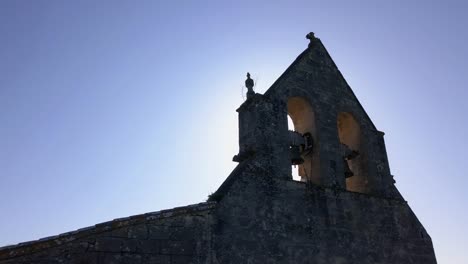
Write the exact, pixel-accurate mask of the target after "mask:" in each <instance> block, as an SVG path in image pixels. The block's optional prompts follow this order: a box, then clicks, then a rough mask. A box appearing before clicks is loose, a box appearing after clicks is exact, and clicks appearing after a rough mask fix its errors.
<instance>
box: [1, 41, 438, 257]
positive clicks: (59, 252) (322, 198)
mask: <svg viewBox="0 0 468 264" xmlns="http://www.w3.org/2000/svg"><path fill="white" fill-rule="evenodd" d="M307 38H308V39H309V40H310V43H309V45H308V47H307V49H306V50H305V51H304V52H303V53H301V54H300V55H299V56H298V57H297V59H296V60H295V61H294V62H293V63H292V64H291V66H290V67H289V68H288V69H287V70H286V71H285V72H284V73H283V74H282V75H281V76H280V77H279V78H278V79H277V81H276V82H275V83H274V84H273V85H272V86H271V87H270V88H269V89H268V90H267V91H266V92H265V93H264V94H257V93H255V92H254V89H253V85H254V84H253V81H252V79H251V78H250V75H248V77H247V80H246V87H247V89H248V93H247V100H246V101H245V102H244V103H243V104H242V105H241V106H240V107H239V108H238V109H237V112H238V113H239V153H238V154H236V155H235V156H234V158H233V160H234V161H236V162H238V163H239V164H238V165H237V167H236V168H235V169H234V170H233V171H232V173H231V174H230V175H229V176H228V177H227V179H226V180H225V181H224V182H223V184H222V185H221V186H220V187H219V189H218V190H217V191H216V192H215V193H213V194H212V195H210V197H209V198H208V200H207V201H206V202H203V203H200V204H195V205H189V206H185V207H180V208H174V209H171V210H164V211H160V212H153V213H147V214H142V215H136V216H131V217H127V218H121V219H115V220H112V221H109V222H106V223H101V224H97V225H95V226H92V227H88V228H83V229H80V230H76V231H72V232H69V233H65V234H61V235H58V236H54V237H49V238H44V239H41V240H38V241H31V242H26V243H21V244H18V245H14V246H7V247H3V248H0V264H6V263H8V264H11V263H41V264H42V263H207V264H208V263H209V264H217V263H323V264H325V263H337V264H345V263H359V264H377V263H381V264H384V263H385V264H387V263H394V264H405V263H408V264H410V263H411V264H432V263H434V264H435V263H437V262H436V258H435V254H434V249H433V246H432V241H431V238H430V236H429V235H428V234H427V232H426V230H425V229H424V227H423V226H422V224H421V223H420V222H419V220H418V219H417V217H416V216H415V214H414V213H413V212H412V210H411V208H410V207H409V206H408V204H407V202H406V201H405V200H404V198H403V197H402V195H401V194H400V193H399V192H398V190H397V188H396V187H395V185H394V182H395V181H394V179H393V176H392V175H391V173H390V168H389V165H388V159H387V154H386V150H385V142H384V138H383V136H384V133H383V132H381V131H379V130H378V129H377V128H376V127H375V125H374V124H373V123H372V121H371V119H370V118H369V116H368V115H367V113H366V112H365V110H364V109H363V107H362V106H361V104H360V103H359V101H358V100H357V98H356V96H355V95H354V93H353V91H352V90H351V88H350V87H349V85H348V84H347V83H346V81H345V79H344V78H343V76H342V75H341V73H340V71H339V70H338V68H337V67H336V65H335V63H334V62H333V60H332V59H331V57H330V55H329V54H328V52H327V50H326V49H325V47H324V46H323V44H322V42H321V41H320V40H319V39H318V38H316V37H315V36H314V34H313V33H309V34H308V35H307ZM288 116H289V118H290V119H291V120H292V123H293V126H294V127H288ZM292 168H296V169H297V170H298V175H299V180H294V179H293V177H292V173H291V170H292Z"/></svg>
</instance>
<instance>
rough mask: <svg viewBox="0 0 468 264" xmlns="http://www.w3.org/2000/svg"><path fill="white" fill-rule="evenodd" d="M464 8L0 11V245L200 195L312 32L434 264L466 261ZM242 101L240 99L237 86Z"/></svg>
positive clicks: (226, 168)
mask: <svg viewBox="0 0 468 264" xmlns="http://www.w3.org/2000/svg"><path fill="white" fill-rule="evenodd" d="M466 3H467V2H466V1H459V2H456V1H375V0H372V1H370V0H369V1H359V2H356V1H323V2H319V1H310V0H309V1H291V0H289V1H264V2H261V1H202V0H200V1H164V2H163V1H52V0H47V1H45V0H44V1H32V0H31V1H17V0H14V1H13V0H11V1H10V0H3V1H1V2H0V38H1V42H0V212H1V217H0V246H1V245H6V244H12V243H18V242H21V241H26V240H33V239H38V238H42V237H45V236H50V235H56V234H59V233H62V232H66V231H71V230H75V229H78V228H81V227H86V226H89V225H93V224H96V223H99V222H103V221H107V220H111V219H114V218H118V217H125V216H130V215H134V214H139V213H145V212H150V211H157V210H161V209H167V208H171V207H175V206H182V205H187V204H192V203H198V202H202V201H204V200H205V199H206V198H207V196H208V195H209V194H210V193H212V192H214V191H215V190H216V189H217V187H218V186H219V185H220V184H221V182H222V181H223V180H224V179H225V178H226V177H227V176H228V174H229V173H230V171H231V170H232V169H233V168H234V166H235V165H236V164H235V163H233V162H232V161H231V159H232V156H233V155H234V154H236V153H237V150H238V149H237V114H236V112H235V109H236V108H237V106H239V105H240V104H241V103H242V101H243V98H242V85H243V82H244V80H245V73H246V72H247V71H250V72H251V73H252V76H253V78H254V79H255V80H256V82H257V87H255V89H256V91H257V92H264V91H265V90H266V89H268V87H269V86H270V85H271V84H272V83H273V82H274V80H275V79H276V78H277V77H279V75H280V74H281V73H282V72H283V71H284V70H285V69H286V68H287V67H288V66H289V65H290V64H291V63H292V61H293V60H294V59H295V58H296V56H297V55H299V53H300V52H302V51H303V50H304V49H305V48H306V47H307V42H308V41H307V40H306V39H305V35H306V34H307V33H308V32H309V31H314V32H315V33H316V36H317V37H319V38H320V39H321V40H322V42H323V43H324V44H325V46H326V47H327V49H328V51H329V52H330V54H331V56H332V57H333V59H334V60H335V62H336V64H337V65H338V67H339V68H340V70H341V72H342V73H343V75H344V77H345V78H346V80H347V81H348V83H349V84H350V86H351V87H352V88H353V90H354V92H355V93H356V95H357V96H358V98H359V99H360V101H361V103H362V104H363V106H364V108H365V109H366V110H367V112H368V114H369V115H370V117H371V118H372V119H373V121H374V123H375V124H376V126H377V127H378V129H380V130H382V131H384V132H386V136H385V138H386V144H387V149H388V155H389V160H390V166H391V170H392V174H394V175H395V178H396V181H397V187H398V188H399V190H400V191H401V192H402V194H403V195H404V197H405V198H406V200H408V202H409V204H410V206H411V207H412V209H413V210H414V211H415V213H416V215H417V216H418V217H419V219H420V220H421V222H422V223H423V225H424V226H425V227H426V229H427V231H428V232H429V234H430V235H431V236H432V239H433V242H434V246H435V250H436V255H437V258H438V261H439V263H447V264H449V263H468V257H466V256H465V255H466V246H467V245H468V227H467V225H466V224H467V223H468V212H467V211H468V210H467V209H468V208H467V201H468V194H467V192H466V189H467V185H468V177H467V176H468V173H467V169H466V167H465V166H464V165H466V164H467V163H468V161H467V158H466V157H467V150H468V146H467V145H468V144H467V143H466V135H467V134H468V125H467V122H466V121H467V118H466V113H467V112H468V103H467V101H466V100H467V98H468V92H467V89H468V87H467V82H466V77H467V75H468V74H467V73H468V60H467V59H468V45H467V42H468V30H467V28H468V16H467V15H466V13H467V11H468V4H466ZM244 92H245V90H244Z"/></svg>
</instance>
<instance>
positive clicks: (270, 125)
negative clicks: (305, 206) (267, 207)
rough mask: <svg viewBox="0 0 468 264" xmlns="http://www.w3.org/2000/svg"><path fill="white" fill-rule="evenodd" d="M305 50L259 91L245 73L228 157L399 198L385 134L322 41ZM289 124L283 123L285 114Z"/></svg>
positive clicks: (318, 181) (313, 41) (303, 178)
mask: <svg viewBox="0 0 468 264" xmlns="http://www.w3.org/2000/svg"><path fill="white" fill-rule="evenodd" d="M307 39H309V41H310V43H309V45H308V48H307V49H306V50H305V51H304V52H303V53H302V54H300V55H299V57H298V58H297V59H296V60H295V61H294V62H293V64H292V65H291V66H290V67H289V68H288V69H287V70H286V71H285V72H284V73H283V75H281V76H280V78H279V79H278V80H277V81H276V82H275V83H274V84H273V85H272V86H271V88H270V89H268V91H267V92H266V93H265V94H263V95H261V94H258V93H255V92H254V91H253V81H252V79H251V78H250V74H247V80H246V86H247V88H248V93H247V100H246V101H245V102H244V103H243V104H242V105H241V106H240V107H239V109H238V110H237V111H238V112H239V147H240V151H239V154H237V155H236V156H235V157H234V161H238V162H241V161H243V160H245V159H247V158H248V157H251V156H253V155H263V156H265V157H269V159H270V160H271V161H273V160H274V161H275V162H277V165H278V168H277V169H276V171H277V172H278V173H277V175H275V177H278V178H291V175H290V174H291V168H290V167H291V166H299V175H300V176H301V181H303V182H306V183H310V184H315V185H319V186H324V187H333V188H337V189H343V190H347V191H351V192H359V193H366V194H373V195H377V196H381V197H391V198H395V199H402V197H400V195H399V193H398V191H397V190H396V188H395V186H394V185H393V183H394V181H393V176H392V175H391V174H390V169H389V165H388V159H387V154H386V150H385V143H384V139H383V135H384V133H383V132H381V131H379V130H377V128H376V127H375V125H374V124H373V123H372V121H371V119H370V118H369V116H368V115H367V113H366V112H365V111H364V109H363V107H362V105H361V104H360V103H359V101H358V99H357V98H356V96H355V95H354V93H353V91H352V90H351V88H350V87H349V85H348V84H347V83H346V81H345V79H344V78H343V76H342V75H341V73H340V71H339V70H338V68H337V67H336V65H335V63H334V62H333V60H332V59H331V57H330V55H329V54H328V52H327V51H326V49H325V47H324V46H323V44H322V43H321V41H320V40H319V39H318V38H316V37H315V35H314V34H313V33H309V34H308V35H307ZM288 116H289V117H290V118H291V119H292V121H293V124H294V127H293V128H289V130H288V127H287V117H288Z"/></svg>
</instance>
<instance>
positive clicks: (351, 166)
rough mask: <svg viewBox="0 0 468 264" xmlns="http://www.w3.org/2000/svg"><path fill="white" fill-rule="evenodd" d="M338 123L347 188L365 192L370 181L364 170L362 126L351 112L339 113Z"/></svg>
mask: <svg viewBox="0 0 468 264" xmlns="http://www.w3.org/2000/svg"><path fill="white" fill-rule="evenodd" d="M337 123H338V136H339V139H340V156H341V159H342V161H343V169H344V176H345V178H346V190H348V191H353V192H361V193H364V192H366V190H367V183H368V182H367V175H366V171H365V170H364V167H365V166H364V164H365V163H364V155H363V151H362V142H361V140H362V136H361V127H360V126H359V124H358V122H357V121H356V119H354V117H353V116H352V115H351V114H350V113H345V112H342V113H339V114H338V122H337Z"/></svg>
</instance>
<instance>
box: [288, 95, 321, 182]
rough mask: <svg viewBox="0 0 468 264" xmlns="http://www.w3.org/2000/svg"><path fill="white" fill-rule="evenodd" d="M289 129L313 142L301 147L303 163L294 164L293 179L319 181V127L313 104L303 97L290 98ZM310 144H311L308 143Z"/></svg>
mask: <svg viewBox="0 0 468 264" xmlns="http://www.w3.org/2000/svg"><path fill="white" fill-rule="evenodd" d="M288 129H289V130H290V131H295V132H297V133H296V135H295V136H297V135H300V136H302V137H304V140H305V141H307V142H309V143H311V144H312V147H311V148H307V149H304V146H302V147H301V152H300V157H301V158H302V160H303V162H302V164H299V165H296V166H294V165H293V168H292V174H293V179H295V180H300V181H309V182H313V183H316V184H318V183H319V179H320V177H319V158H318V155H319V154H318V153H319V151H318V144H317V129H316V125H315V114H314V111H313V109H312V106H311V105H310V104H309V102H308V101H306V100H305V99H304V98H301V97H291V98H289V99H288ZM306 145H309V146H310V144H306Z"/></svg>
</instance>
